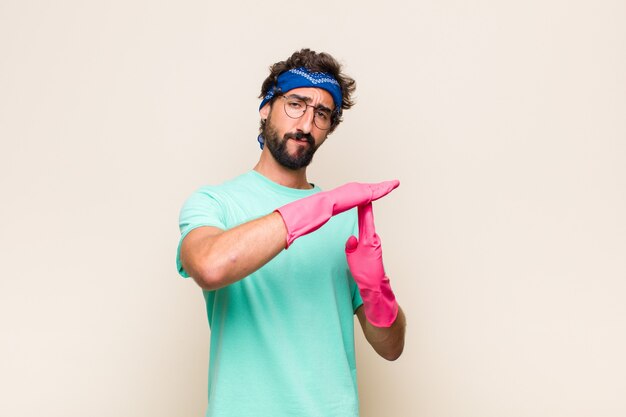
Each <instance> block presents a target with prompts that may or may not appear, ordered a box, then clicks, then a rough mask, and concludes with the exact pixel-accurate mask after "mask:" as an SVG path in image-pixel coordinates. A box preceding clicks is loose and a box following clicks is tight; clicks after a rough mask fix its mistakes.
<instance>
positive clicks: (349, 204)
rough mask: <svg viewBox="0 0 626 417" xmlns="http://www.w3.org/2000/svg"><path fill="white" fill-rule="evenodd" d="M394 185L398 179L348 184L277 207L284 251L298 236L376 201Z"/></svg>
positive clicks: (397, 183)
mask: <svg viewBox="0 0 626 417" xmlns="http://www.w3.org/2000/svg"><path fill="white" fill-rule="evenodd" d="M398 185H400V181H398V180H393V181H384V182H380V183H377V184H364V183H358V182H351V183H348V184H345V185H342V186H341V187H337V188H335V189H333V190H330V191H323V192H320V193H317V194H313V195H311V196H309V197H305V198H302V199H300V200H296V201H294V202H292V203H289V204H286V205H284V206H282V207H280V208H279V209H277V210H276V211H278V212H279V213H280V215H281V216H282V217H283V221H284V222H285V226H286V227H287V243H286V245H285V248H288V247H289V245H291V242H293V241H294V240H295V239H297V238H299V237H300V236H303V235H306V234H307V233H311V232H313V231H315V230H317V229H319V228H320V227H322V225H324V223H326V222H327V221H328V220H329V219H330V218H331V217H332V216H334V215H335V214H339V213H343V212H344V211H346V210H350V209H351V208H354V207H357V206H361V205H363V204H367V203H371V202H372V201H374V200H378V199H379V198H381V197H384V196H385V195H387V194H389V193H390V192H391V191H392V190H393V189H395V188H396V187H397V186H398Z"/></svg>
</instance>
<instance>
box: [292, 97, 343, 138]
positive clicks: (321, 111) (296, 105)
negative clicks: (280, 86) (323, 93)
mask: <svg viewBox="0 0 626 417" xmlns="http://www.w3.org/2000/svg"><path fill="white" fill-rule="evenodd" d="M280 97H281V98H283V99H284V100H285V114H286V115H287V116H289V117H291V118H292V119H299V118H301V117H302V116H304V113H306V110H307V108H309V107H312V108H313V123H314V124H315V126H317V128H318V129H321V130H328V129H330V126H331V125H332V122H333V112H332V110H330V109H329V108H327V107H324V106H317V107H316V106H311V105H310V104H306V101H304V100H303V99H301V98H300V97H297V96H280Z"/></svg>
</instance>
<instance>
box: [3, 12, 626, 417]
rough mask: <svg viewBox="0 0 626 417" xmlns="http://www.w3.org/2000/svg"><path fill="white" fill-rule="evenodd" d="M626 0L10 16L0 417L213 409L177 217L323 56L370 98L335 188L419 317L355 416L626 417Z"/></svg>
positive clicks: (367, 384)
mask: <svg viewBox="0 0 626 417" xmlns="http://www.w3.org/2000/svg"><path fill="white" fill-rule="evenodd" d="M625 16H626V3H624V2H623V1H622V0H600V1H590V0H589V1H577V0H574V1H564V0H547V1H546V0H543V1H538V0H531V1H523V2H521V1H515V2H513V1H495V0H491V1H490V0H486V1H481V0H477V1H469V2H468V1H457V0H437V1H417V2H415V1H403V2H389V3H386V4H383V3H379V2H362V1H361V2H358V1H345V2H324V1H322V2H301V3H294V2H274V1H270V2H232V3H228V4H227V3H223V2H219V3H217V2H209V1H197V0H184V1H179V2H173V1H171V2H166V1H156V2H155V1H146V0H125V1H120V0H112V1H111V0H107V1H105V0H94V1H89V2H85V1H78V0H67V1H62V2H52V1H42V0H39V1H19V0H2V1H1V2H0V140H1V142H0V143H1V145H0V146H1V147H0V189H1V194H0V201H1V204H0V231H1V232H0V257H1V258H0V259H1V268H2V269H1V270H2V275H1V277H0V329H1V331H0V385H1V392H2V395H1V396H0V415H2V416H24V417H31V416H40V415H46V416H54V417H57V416H58V417H74V416H85V415H88V416H92V417H105V416H106V417H109V416H116V417H122V416H124V417H126V416H128V417H135V416H151V417H157V416H163V417H166V416H167V417H171V416H200V415H203V413H204V408H205V402H206V379H207V365H208V363H207V362H208V336H209V333H208V330H207V324H206V318H205V311H204V305H203V302H202V296H201V293H200V291H199V290H198V289H196V287H195V285H194V284H193V283H192V282H191V281H185V280H183V279H181V278H179V277H178V275H177V273H176V270H175V265H174V253H175V252H174V251H175V248H176V244H177V240H178V229H177V216H178V211H179V208H180V206H181V204H182V202H183V200H184V199H185V198H186V197H187V196H188V195H189V194H190V193H191V192H192V191H193V190H194V189H196V188H197V187H198V186H200V185H202V184H207V183H219V182H221V181H223V180H225V179H228V178H230V177H232V176H234V175H236V174H238V173H240V172H242V171H244V170H247V169H249V168H251V167H252V166H253V165H254V163H255V162H256V159H257V157H258V154H259V150H258V147H257V144H256V139H255V138H256V133H257V127H258V114H257V110H256V109H257V106H258V102H259V101H258V99H257V98H256V96H257V94H258V92H259V89H260V85H261V82H262V81H263V79H264V78H265V76H266V72H267V67H268V66H269V65H270V64H271V63H272V62H274V61H277V60H280V59H284V58H286V57H287V56H288V55H289V54H290V53H291V52H292V51H293V50H295V49H297V48H301V47H305V46H306V47H311V48H313V49H316V50H320V51H322V50H323V51H328V52H330V53H332V54H334V55H335V56H337V57H338V58H339V59H340V60H341V61H342V62H344V63H345V65H346V70H347V72H348V73H349V74H351V75H352V76H354V77H355V78H356V79H357V82H358V91H357V92H358V96H357V98H358V104H357V105H356V107H354V109H353V110H351V111H349V112H347V113H346V116H345V123H344V124H343V125H342V126H341V127H340V128H339V129H338V130H337V131H336V132H335V134H334V135H332V136H331V139H330V140H329V141H328V142H327V143H326V144H325V145H324V146H323V147H322V149H321V150H320V152H319V153H318V155H316V159H315V161H314V164H313V166H312V168H311V171H310V179H311V180H312V181H314V182H316V183H318V184H320V185H321V186H322V187H324V188H332V187H334V186H337V185H340V184H342V183H344V182H347V181H352V180H358V181H378V180H384V179H390V178H399V179H400V180H401V182H402V185H401V187H400V188H399V189H398V190H396V191H395V192H394V193H393V194H392V195H391V196H390V197H389V198H387V199H384V200H381V201H379V202H378V203H376V205H375V210H376V220H377V228H378V232H379V234H380V235H381V237H382V239H383V247H384V253H385V265H386V268H387V272H388V274H389V275H390V277H391V279H392V282H393V286H394V289H395V291H396V293H397V296H398V299H399V301H400V303H401V305H402V306H403V307H404V309H405V311H406V314H407V318H408V338H407V342H406V350H405V352H404V355H403V356H402V358H400V359H399V360H398V361H397V362H394V363H388V362H385V361H384V360H383V359H380V358H378V357H376V355H375V354H374V353H373V351H371V349H370V348H369V347H368V346H367V345H366V343H365V342H364V340H363V338H362V337H361V335H360V333H359V336H358V338H357V339H358V340H357V343H358V361H359V384H360V394H361V402H362V415H363V416H364V417H374V416H399V417H400V416H402V417H405V416H420V417H422V416H423V417H489V416H493V417H503V416H507V417H508V416H511V417H516V416H520V417H544V416H545V417H559V416H564V417H565V416H566V417H576V416H584V417H597V416H603V417H618V416H622V417H623V416H626V401H624V392H626V355H625V354H624V352H626V303H625V302H624V300H625V298H626V297H625V296H626V219H625V216H624V213H626V164H625V162H624V161H625V159H626V122H625V115H626V78H625V74H626V25H624V17H625Z"/></svg>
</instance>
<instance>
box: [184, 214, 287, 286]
mask: <svg viewBox="0 0 626 417" xmlns="http://www.w3.org/2000/svg"><path fill="white" fill-rule="evenodd" d="M286 236H287V228H286V227H285V223H284V222H283V219H282V217H281V215H280V214H279V213H277V212H274V213H271V214H268V215H267V216H264V217H261V218H259V219H256V220H252V221H249V222H247V223H243V224H241V225H239V226H237V227H235V228H233V229H229V230H226V231H224V230H221V229H219V228H217V227H208V226H205V227H198V228H197V229H194V230H192V231H191V232H189V234H188V235H187V236H185V239H184V240H183V243H182V245H181V252H180V257H181V262H182V264H183V268H185V271H187V273H188V274H189V276H191V277H192V278H193V279H194V280H195V281H196V283H198V285H199V286H200V287H202V288H203V289H205V290H216V289H218V288H222V287H225V286H227V285H229V284H232V283H234V282H237V281H239V280H241V279H243V278H245V277H246V276H248V275H250V274H251V273H252V272H254V271H256V270H257V269H259V268H261V267H262V266H263V265H265V264H266V263H268V262H269V261H270V260H271V259H272V258H274V257H275V256H276V255H278V254H279V253H280V252H281V251H282V250H283V249H285V241H286Z"/></svg>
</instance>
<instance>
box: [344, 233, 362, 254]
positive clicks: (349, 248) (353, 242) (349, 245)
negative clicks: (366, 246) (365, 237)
mask: <svg viewBox="0 0 626 417" xmlns="http://www.w3.org/2000/svg"><path fill="white" fill-rule="evenodd" d="M357 246H359V241H358V240H357V238H356V237H354V236H350V237H349V238H348V240H346V253H352V252H354V251H355V250H356V248H357Z"/></svg>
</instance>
